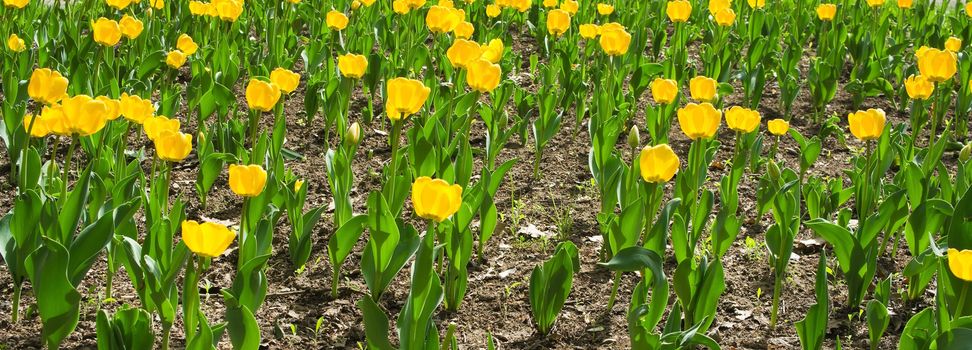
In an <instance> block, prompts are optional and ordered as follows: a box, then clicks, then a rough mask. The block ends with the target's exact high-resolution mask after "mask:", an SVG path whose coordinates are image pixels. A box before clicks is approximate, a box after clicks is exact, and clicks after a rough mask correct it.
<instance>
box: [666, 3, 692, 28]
mask: <svg viewBox="0 0 972 350" xmlns="http://www.w3.org/2000/svg"><path fill="white" fill-rule="evenodd" d="M665 14H666V15H668V19H669V20H670V21H672V22H673V23H679V22H688V19H689V16H690V15H692V3H690V2H688V1H687V0H672V1H669V2H668V4H667V5H666V7H665Z"/></svg>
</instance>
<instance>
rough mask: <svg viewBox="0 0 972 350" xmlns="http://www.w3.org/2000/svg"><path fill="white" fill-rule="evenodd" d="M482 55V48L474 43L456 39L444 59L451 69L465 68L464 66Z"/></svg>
mask: <svg viewBox="0 0 972 350" xmlns="http://www.w3.org/2000/svg"><path fill="white" fill-rule="evenodd" d="M482 55H483V48H482V47H481V46H479V44H478V43H476V42H475V41H469V40H465V39H456V41H454V42H453V43H452V46H450V47H449V50H446V58H448V59H449V63H450V64H452V66H453V67H460V68H466V65H467V64H469V63H471V62H472V61H474V60H477V59H479V58H480V57H482Z"/></svg>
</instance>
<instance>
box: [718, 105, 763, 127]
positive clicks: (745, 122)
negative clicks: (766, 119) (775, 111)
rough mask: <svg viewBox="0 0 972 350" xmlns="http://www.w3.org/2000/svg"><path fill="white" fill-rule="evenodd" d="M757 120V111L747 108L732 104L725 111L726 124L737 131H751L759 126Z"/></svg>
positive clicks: (758, 118) (758, 117)
mask: <svg viewBox="0 0 972 350" xmlns="http://www.w3.org/2000/svg"><path fill="white" fill-rule="evenodd" d="M759 121H760V115H759V112H757V111H754V110H751V109H748V108H743V107H739V106H733V107H732V108H729V110H728V111H726V125H728V126H729V128H730V129H732V130H735V131H737V132H741V133H750V132H753V131H755V130H756V129H757V128H759Z"/></svg>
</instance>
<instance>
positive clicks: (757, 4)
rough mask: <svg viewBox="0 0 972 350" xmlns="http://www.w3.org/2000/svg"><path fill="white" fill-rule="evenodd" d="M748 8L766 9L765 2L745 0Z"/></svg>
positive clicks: (763, 0)
mask: <svg viewBox="0 0 972 350" xmlns="http://www.w3.org/2000/svg"><path fill="white" fill-rule="evenodd" d="M746 3H747V4H749V7H750V8H754V9H761V8H764V7H766V0H746Z"/></svg>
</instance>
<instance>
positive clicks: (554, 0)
mask: <svg viewBox="0 0 972 350" xmlns="http://www.w3.org/2000/svg"><path fill="white" fill-rule="evenodd" d="M557 5H560V1H559V0H543V7H546V8H548V9H549V8H554V7H557Z"/></svg>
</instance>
